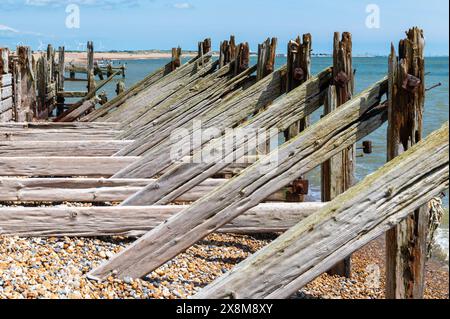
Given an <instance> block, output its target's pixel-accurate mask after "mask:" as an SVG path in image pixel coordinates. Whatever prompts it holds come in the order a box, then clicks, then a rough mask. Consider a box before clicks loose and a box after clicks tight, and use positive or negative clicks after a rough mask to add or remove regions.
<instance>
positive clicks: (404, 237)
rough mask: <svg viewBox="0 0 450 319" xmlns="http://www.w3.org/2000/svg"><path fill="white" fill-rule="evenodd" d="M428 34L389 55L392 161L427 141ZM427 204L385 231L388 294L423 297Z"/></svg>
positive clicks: (411, 34) (416, 33)
mask: <svg viewBox="0 0 450 319" xmlns="http://www.w3.org/2000/svg"><path fill="white" fill-rule="evenodd" d="M424 46H425V45H424V36H423V31H422V30H420V29H418V28H413V29H410V30H409V31H408V32H407V38H406V39H404V40H401V41H400V44H399V57H398V58H397V55H396V52H395V49H394V47H393V46H392V49H391V54H390V56H389V97H388V123H389V124H388V133H387V160H388V161H390V160H392V159H394V158H395V157H397V156H399V155H400V154H402V153H403V152H405V151H406V150H408V149H409V148H411V146H412V145H414V144H416V143H418V142H419V141H420V140H421V139H422V115H423V108H424V102H425V60H424ZM427 222H428V214H427V207H426V206H424V207H422V208H420V209H417V210H416V211H414V212H412V213H411V214H410V215H409V216H408V218H407V219H406V220H405V221H403V222H401V223H400V224H398V225H397V226H395V227H394V228H392V229H391V230H389V231H388V232H387V235H386V298H389V299H394V298H396V299H421V298H423V290H424V274H425V259H426V238H427Z"/></svg>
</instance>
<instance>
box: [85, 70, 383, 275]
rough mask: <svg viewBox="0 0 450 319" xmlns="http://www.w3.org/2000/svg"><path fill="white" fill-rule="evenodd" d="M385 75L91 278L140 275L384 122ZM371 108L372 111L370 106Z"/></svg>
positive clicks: (113, 259)
mask: <svg viewBox="0 0 450 319" xmlns="http://www.w3.org/2000/svg"><path fill="white" fill-rule="evenodd" d="M386 86H387V80H386V79H384V80H382V81H380V82H378V83H377V84H375V85H374V86H372V87H371V88H369V89H367V90H366V91H364V92H362V93H361V94H360V95H358V96H357V97H355V98H354V99H352V100H351V101H349V102H348V103H346V104H345V105H343V106H342V107H341V108H339V109H338V110H336V111H335V112H333V113H331V114H329V115H328V116H326V117H325V118H323V119H322V120H320V121H319V122H318V123H316V124H315V125H313V126H311V127H310V128H308V129H307V130H306V131H304V132H303V133H301V134H300V135H298V136H297V137H296V138H294V139H293V140H292V141H290V142H288V143H285V144H284V145H283V146H281V147H280V148H279V149H277V150H275V151H273V152H271V153H270V154H269V155H267V156H266V157H264V158H263V159H261V160H259V161H258V162H256V163H255V164H254V165H252V166H251V167H249V168H247V169H246V170H245V171H244V172H243V173H242V174H240V175H239V176H237V177H235V178H233V179H231V180H230V181H229V182H227V183H226V184H224V185H222V186H221V187H219V188H218V189H216V190H215V191H213V192H211V193H209V194H208V195H207V196H205V197H203V198H202V199H200V200H198V201H196V202H195V203H194V204H192V205H191V206H190V208H189V209H186V210H183V211H182V212H180V213H179V214H177V215H175V216H173V217H172V218H170V219H169V220H167V221H166V222H165V223H163V224H161V225H159V226H158V227H157V228H155V229H154V230H152V231H151V232H149V233H147V234H146V235H144V236H143V237H141V238H140V239H139V240H138V241H136V242H135V243H134V244H132V245H131V246H130V247H128V248H127V249H125V250H124V251H122V252H121V253H120V254H118V255H116V256H115V257H114V258H112V259H111V260H110V261H109V262H107V263H105V264H103V265H101V266H100V267H98V268H96V269H94V270H92V271H91V272H90V276H91V277H92V278H96V279H104V278H106V277H107V276H109V274H111V272H113V271H114V272H116V273H117V275H118V276H119V277H122V278H123V277H124V276H131V277H135V278H136V277H142V276H144V275H146V274H148V273H149V272H151V271H152V270H154V269H156V268H157V267H159V266H161V265H162V264H164V263H165V262H167V261H168V260H170V259H171V258H173V257H174V256H176V255H177V254H179V253H180V252H182V251H184V250H186V249H187V248H189V247H190V246H192V245H193V244H195V243H196V242H197V241H198V240H200V239H202V238H204V237H205V236H207V235H208V234H209V233H211V232H213V231H214V230H216V229H217V228H219V227H221V226H222V225H224V224H226V223H228V222H229V221H231V220H233V219H234V218H236V217H237V216H239V215H240V214H242V213H244V212H245V211H247V210H248V209H250V208H252V207H254V206H256V205H258V204H259V203H260V202H261V201H262V200H264V198H266V197H267V195H269V194H270V193H272V192H273V191H274V190H276V189H279V188H281V187H283V186H285V185H287V184H288V183H290V182H292V181H294V180H295V179H296V178H298V176H301V175H302V174H305V173H307V172H308V171H310V170H312V169H313V168H314V167H317V166H318V165H320V164H322V163H323V162H324V161H325V160H327V159H329V158H330V157H331V156H334V155H335V154H337V153H338V152H340V151H342V150H343V149H345V148H346V147H348V146H349V145H352V144H354V143H355V142H356V141H358V140H359V139H361V138H364V137H365V136H367V135H368V134H370V133H371V132H373V131H374V130H375V129H377V128H378V127H380V126H381V125H382V124H383V123H384V122H385V120H386V115H387V114H386V107H380V108H377V106H379V103H380V100H381V98H382V96H383V95H384V94H385V93H386V89H387V88H386ZM374 108H375V109H374Z"/></svg>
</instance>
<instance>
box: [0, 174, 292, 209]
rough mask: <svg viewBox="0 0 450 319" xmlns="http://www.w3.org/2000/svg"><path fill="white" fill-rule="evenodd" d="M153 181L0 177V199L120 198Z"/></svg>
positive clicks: (197, 194) (194, 196) (215, 181)
mask: <svg viewBox="0 0 450 319" xmlns="http://www.w3.org/2000/svg"><path fill="white" fill-rule="evenodd" d="M153 181H154V180H152V179H111V178H107V179H105V178H100V179H99V178H11V177H1V178H0V201H4V202H10V201H12V202H16V201H20V202H88V203H104V202H121V201H123V200H125V199H126V198H128V197H130V196H131V195H133V194H135V193H136V192H138V191H140V190H141V189H142V188H144V187H145V186H146V185H148V184H150V183H152V182H153ZM226 181H227V180H226V179H219V178H212V179H207V180H206V181H204V182H202V183H200V184H199V185H197V186H195V187H194V188H193V189H191V190H190V191H188V192H186V193H184V194H183V195H182V196H180V197H179V198H177V199H176V200H175V202H177V203H187V202H195V201H196V200H198V199H199V198H201V197H203V196H204V195H206V194H208V193H209V192H211V191H212V190H213V189H215V188H217V187H219V186H220V185H222V184H224V183H225V182H226ZM288 191H292V189H291V187H284V188H282V189H280V190H279V191H277V192H275V193H273V194H271V195H270V196H269V197H267V198H266V199H265V201H267V202H282V201H284V198H285V196H286V195H285V194H286V192H288Z"/></svg>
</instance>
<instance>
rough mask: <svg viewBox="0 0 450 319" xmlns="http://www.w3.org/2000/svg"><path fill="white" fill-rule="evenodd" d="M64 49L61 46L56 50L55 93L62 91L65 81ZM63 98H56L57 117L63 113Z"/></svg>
mask: <svg viewBox="0 0 450 319" xmlns="http://www.w3.org/2000/svg"><path fill="white" fill-rule="evenodd" d="M65 67H66V62H65V48H64V47H63V46H61V47H59V50H58V69H57V78H56V92H63V91H64V80H65V77H64V75H65V73H66V71H65ZM64 103H65V98H64V96H56V110H57V112H56V115H57V116H59V115H61V114H63V113H64Z"/></svg>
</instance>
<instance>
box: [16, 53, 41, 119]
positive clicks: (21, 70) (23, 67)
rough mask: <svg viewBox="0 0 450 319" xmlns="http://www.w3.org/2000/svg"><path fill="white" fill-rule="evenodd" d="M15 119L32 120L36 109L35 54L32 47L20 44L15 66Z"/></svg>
mask: <svg viewBox="0 0 450 319" xmlns="http://www.w3.org/2000/svg"><path fill="white" fill-rule="evenodd" d="M13 79H14V90H15V94H16V95H15V97H16V100H15V105H14V106H15V120H16V122H26V121H30V122H31V121H32V119H33V110H35V107H36V103H37V97H36V81H35V75H34V71H33V56H32V51H31V48H30V47H27V46H18V47H17V50H16V61H15V67H14V74H13Z"/></svg>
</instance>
